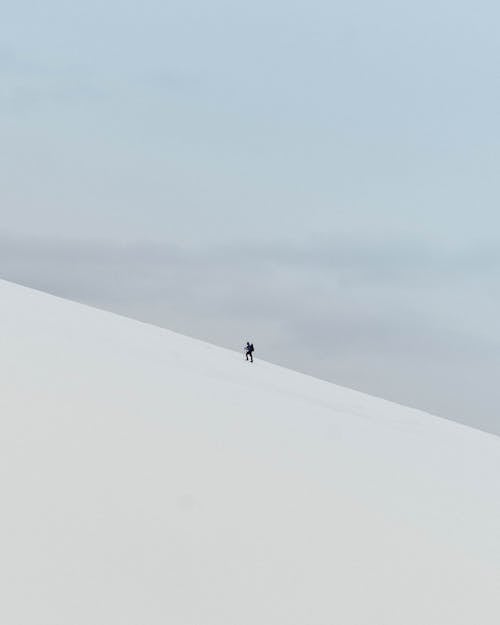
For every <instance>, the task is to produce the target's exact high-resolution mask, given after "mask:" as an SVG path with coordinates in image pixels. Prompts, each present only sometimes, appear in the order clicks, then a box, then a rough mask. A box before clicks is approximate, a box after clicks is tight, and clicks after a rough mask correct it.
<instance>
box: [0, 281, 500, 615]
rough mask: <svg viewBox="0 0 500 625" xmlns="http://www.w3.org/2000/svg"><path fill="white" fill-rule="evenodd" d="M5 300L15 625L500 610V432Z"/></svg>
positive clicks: (11, 288)
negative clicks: (497, 435)
mask: <svg viewBox="0 0 500 625" xmlns="http://www.w3.org/2000/svg"><path fill="white" fill-rule="evenodd" d="M0 302H1V306H0V366H1V371H0V374H1V375H0V380H1V384H2V387H1V388H2V390H1V393H0V411H1V421H0V423H1V429H0V463H1V471H0V475H1V477H0V497H1V500H0V501H1V510H0V625H128V624H130V625H160V624H161V625H166V624H169V625H170V624H171V625H461V624H463V625H489V624H491V625H498V624H499V623H500V438H498V437H495V436H493V435H489V434H485V433H483V432H480V431H476V430H474V429H471V428H467V427H464V426H461V425H458V424H456V423H452V422H450V421H446V420H443V419H439V418H437V417H433V416H430V415H428V414H425V413H422V412H419V411H416V410H411V409H408V408H405V407H402V406H398V405H395V404H392V403H389V402H386V401H383V400H381V399H376V398H373V397H369V396H366V395H363V394H361V393H358V392H354V391H350V390H347V389H344V388H340V387H338V386H335V385H333V384H329V383H326V382H323V381H320V380H316V379H314V378H311V377H308V376H305V375H300V374H298V373H294V372H293V371H289V370H286V369H283V368H280V367H277V366H274V365H271V364H268V363H265V362H262V361H259V358H258V356H259V354H258V346H259V344H258V340H257V339H258V337H248V338H253V339H254V340H255V341H256V346H257V352H256V362H255V363H254V364H253V365H251V364H248V363H246V362H245V361H244V358H243V355H242V353H236V352H231V351H228V350H224V349H221V348H218V347H214V346H212V345H208V344H205V343H203V342H200V341H196V340H193V339H190V338H187V337H185V336H180V335H178V334H174V333H172V332H169V331H166V330H163V329H160V328H156V327H153V326H149V325H145V324H142V323H139V322H136V321H133V320H130V319H126V318H122V317H119V316H116V315H113V314H110V313H106V312H102V311H99V310H95V309H92V308H88V307H85V306H82V305H79V304H76V303H73V302H69V301H65V300H62V299H58V298H56V297H52V296H49V295H46V294H43V293H39V292H36V291H33V290H30V289H26V288H23V287H20V286H17V285H13V284H10V283H7V282H2V281H0ZM246 339H247V337H242V340H246Z"/></svg>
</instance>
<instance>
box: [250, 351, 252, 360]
mask: <svg viewBox="0 0 500 625" xmlns="http://www.w3.org/2000/svg"><path fill="white" fill-rule="evenodd" d="M250 362H253V354H252V352H250Z"/></svg>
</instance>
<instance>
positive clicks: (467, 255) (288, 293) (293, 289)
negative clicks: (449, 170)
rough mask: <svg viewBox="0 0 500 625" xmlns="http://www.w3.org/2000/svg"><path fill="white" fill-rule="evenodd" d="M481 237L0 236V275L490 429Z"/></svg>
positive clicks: (493, 347)
mask: <svg viewBox="0 0 500 625" xmlns="http://www.w3.org/2000/svg"><path fill="white" fill-rule="evenodd" d="M499 262H500V254H499V253H498V252H497V251H496V249H494V248H493V246H484V245H483V246H481V247H477V248H474V247H470V248H460V249H458V248H457V249H447V250H446V249H437V248H430V247H429V246H426V245H421V244H419V242H418V241H408V242H406V243H401V241H395V242H391V241H381V240H380V241H376V240H375V241H374V240H371V241H366V240H362V239H356V238H353V239H352V240H346V239H345V238H344V239H339V240H328V241H327V240H324V241H316V242H314V243H310V244H307V243H301V244H298V243H288V244H286V243H283V242H282V243H279V244H268V245H265V244H258V245H251V244H242V245H236V244H235V245H229V246H228V245H226V246H213V247H210V246H207V247H204V248H203V247H191V248H190V247H182V248H181V247H180V246H177V245H159V244H146V243H129V244H122V245H118V244H116V243H108V242H105V241H103V242H95V241H93V242H92V241H59V240H58V241H56V240H53V241H52V240H40V239H27V238H13V237H10V238H9V237H7V236H3V237H0V270H1V275H2V277H3V278H5V279H7V280H12V281H15V282H19V283H22V284H25V285H28V286H32V287H34V288H38V289H41V290H44V291H48V292H51V293H54V294H56V295H60V296H63V297H67V298H70V299H74V300H77V301H81V302H84V303H87V304H91V305H94V306H97V307H101V308H105V309H108V310H111V311H114V312H117V313H120V314H125V315H128V316H131V317H134V318H138V319H141V320H143V321H147V322H151V323H155V324H158V325H161V326H164V327H168V328H170V329H173V330H177V331H179V332H183V333H186V334H189V335H192V336H196V337H199V338H202V339H204V340H209V341H212V342H214V343H217V344H221V345H225V346H227V347H232V348H235V349H238V348H239V347H240V346H241V344H242V342H243V341H245V340H247V338H250V339H252V340H253V341H254V342H255V344H256V346H257V350H258V352H257V354H258V355H259V356H261V357H263V358H266V359H269V360H271V361H274V362H278V363H280V364H283V365H286V366H290V367H293V368H296V369H299V370H302V371H304V372H307V373H311V374H313V375H317V376H320V377H323V378H326V379H329V380H332V381H336V382H338V383H341V384H344V385H347V386H351V387H355V388H359V389H361V390H365V391H367V392H370V393H374V394H378V395H381V396H385V397H387V398H389V399H394V400H396V401H399V402H401V403H406V404H410V405H414V406H416V407H420V408H424V409H428V410H430V411H432V412H436V413H438V414H441V415H443V416H448V417H450V418H455V419H458V420H462V421H465V422H468V423H470V424H471V425H474V426H477V427H482V428H485V429H489V430H493V431H497V432H499V433H500V424H499V423H498V422H497V420H496V414H497V406H498V403H499V402H500V392H499V391H497V390H496V388H497V384H496V381H495V379H494V377H495V376H494V371H496V366H497V360H498V347H499V345H500V328H499V324H498V321H497V318H498V310H497V307H496V305H495V302H496V300H495V298H494V297H493V296H492V291H493V292H495V291H496V292H498V287H497V285H496V275H497V272H498V265H499Z"/></svg>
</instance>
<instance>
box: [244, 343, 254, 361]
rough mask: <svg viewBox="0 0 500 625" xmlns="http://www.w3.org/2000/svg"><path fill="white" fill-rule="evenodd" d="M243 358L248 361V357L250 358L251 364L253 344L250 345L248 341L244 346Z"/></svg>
mask: <svg viewBox="0 0 500 625" xmlns="http://www.w3.org/2000/svg"><path fill="white" fill-rule="evenodd" d="M245 356H246V359H247V360H248V357H249V356H250V362H253V343H250V342H248V341H247V344H246V345H245Z"/></svg>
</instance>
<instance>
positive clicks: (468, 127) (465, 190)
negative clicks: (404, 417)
mask: <svg viewBox="0 0 500 625" xmlns="http://www.w3.org/2000/svg"><path fill="white" fill-rule="evenodd" d="M499 18H500V9H499V8H498V6H497V5H496V4H495V3H493V2H482V1H479V2H475V3H472V2H460V1H458V2H457V1H455V2H451V1H449V0H442V1H437V2H436V1H433V2H430V1H427V0H424V1H423V2H419V3H405V2H378V3H374V2H367V1H366V0H360V1H358V2H351V3H336V2H323V1H319V0H316V1H315V0H313V1H312V2H307V3H306V2H287V3H284V2H280V1H277V0H271V1H270V2H269V1H268V2H265V3H264V2H260V1H259V0H257V1H256V2H253V3H239V2H224V1H220V0H218V1H215V2H211V3H206V2H199V1H194V2H191V3H180V2H159V1H158V2H156V1H153V0H144V2H141V3H133V2H127V1H123V2H120V3H118V2H105V3H102V2H99V3H98V2H95V1H93V0H90V1H87V2H85V3H78V4H77V3H67V2H57V1H55V0H46V1H45V2H44V3H41V2H35V1H33V0H32V1H23V0H20V1H19V2H16V3H15V4H11V5H9V6H8V7H4V8H3V10H2V20H1V24H0V76H1V81H0V138H1V146H2V147H1V150H0V263H1V264H0V275H1V276H2V277H3V278H6V279H11V280H15V281H19V282H22V283H23V284H28V285H31V286H36V287H37V288H42V289H44V290H48V291H50V292H54V293H56V294H60V295H63V296H66V297H70V298H73V299H77V300H79V301H84V302H86V303H90V304H92V305H96V306H100V307H103V308H107V309H110V310H115V311H116V312H120V313H122V314H127V315H130V316H133V317H136V318H140V319H143V320H145V321H150V322H153V323H157V324H159V325H163V326H166V327H170V328H171V329H174V330H178V331H181V332H185V333H187V334H189V335H192V336H196V337H199V338H202V339H205V340H208V341H212V342H215V343H218V344H221V345H225V346H228V347H235V348H239V347H240V346H241V344H242V343H243V342H244V341H246V340H247V338H250V339H252V340H253V341H254V343H255V345H256V350H257V351H256V355H260V356H261V357H263V358H264V357H265V358H267V359H269V360H272V361H273V362H278V363H280V364H284V365H286V366H290V367H293V368H296V369H298V370H301V371H305V372H307V373H311V374H312V375H317V376H320V377H323V378H325V379H328V380H332V381H335V382H338V383H340V384H344V385H346V386H350V387H353V388H357V389H360V390H363V391H366V392H370V393H373V394H376V395H380V396H383V397H386V398H388V399H393V400H395V401H399V402H401V403H404V404H409V405H412V406H416V407H419V408H423V409H426V410H429V411H431V412H434V413H437V414H440V415H442V416H446V417H449V418H454V419H457V420H459V421H462V422H466V423H468V424H470V425H473V426H475V427H480V428H483V429H487V430H490V431H495V432H497V433H500V420H499V419H498V417H497V414H498V408H497V407H498V405H499V403H500V391H499V390H498V389H497V386H498V384H497V380H496V378H497V371H498V355H499V351H498V348H499V344H500V322H499V321H498V319H499V312H500V310H499V308H500V299H499V295H500V294H499V286H498V275H499V271H498V270H499V266H500V252H499V251H498V250H499V245H498V243H499V240H498V239H499V235H498V230H499V226H500V218H499V216H498V205H499V198H500V188H499V185H500V183H499V176H498V167H499V162H500V159H499V157H500V123H499V122H500V119H499V117H500V109H499V107H498V101H500V70H499V69H498V62H497V61H498V58H499V52H500V42H499V40H498V37H497V32H496V31H497V24H498V20H499Z"/></svg>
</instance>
